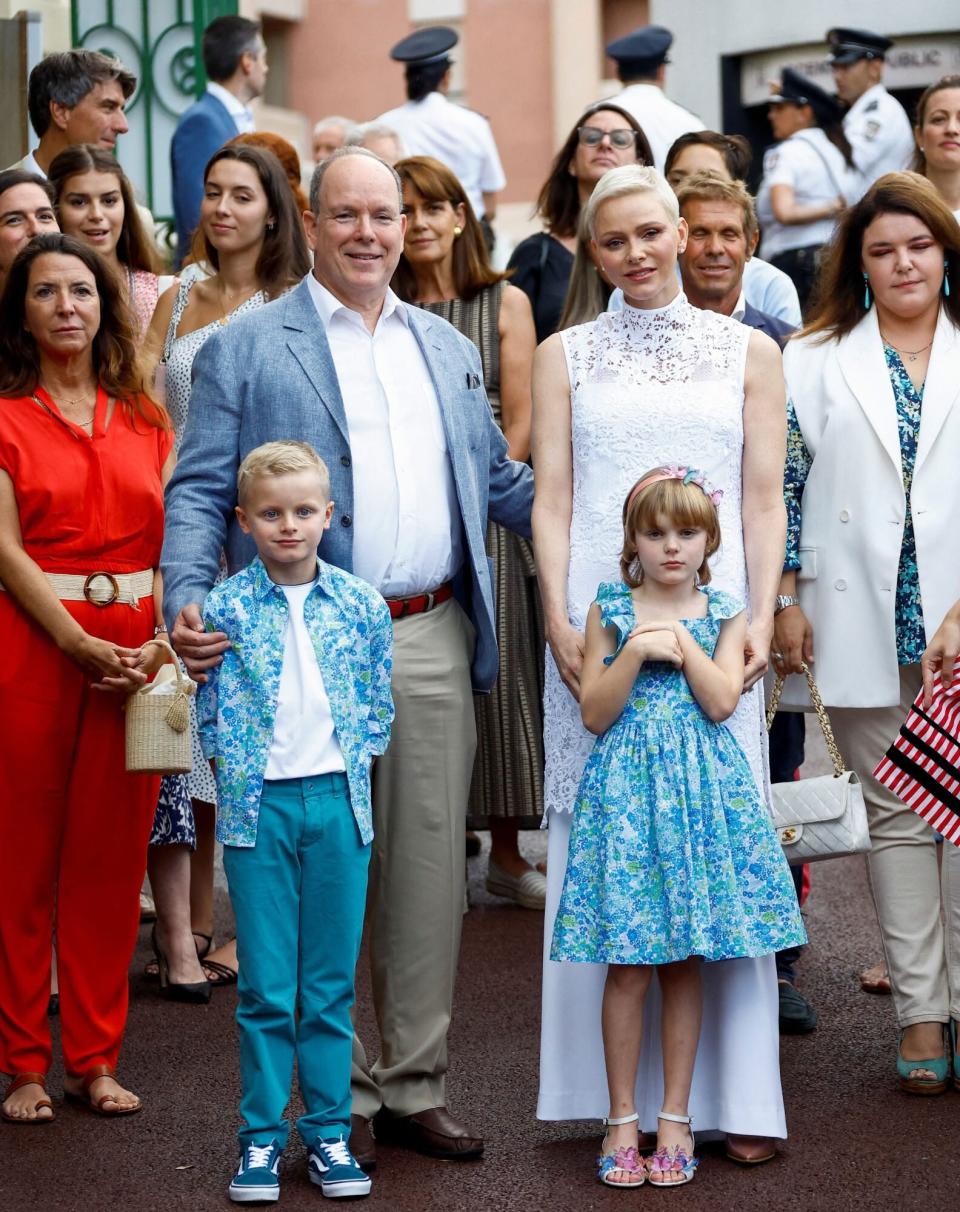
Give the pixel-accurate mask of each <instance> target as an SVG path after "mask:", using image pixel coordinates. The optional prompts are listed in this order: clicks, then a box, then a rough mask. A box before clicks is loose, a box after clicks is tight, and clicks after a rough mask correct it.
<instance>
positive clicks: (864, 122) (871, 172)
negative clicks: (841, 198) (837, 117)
mask: <svg viewBox="0 0 960 1212" xmlns="http://www.w3.org/2000/svg"><path fill="white" fill-rule="evenodd" d="M843 131H844V134H845V135H846V136H847V139H848V140H849V141H850V146H851V147H852V148H853V162H854V163H855V164H856V166H857V172H858V181H857V193H856V195H855V196H854V197H853V198H851V199H850V200H851V201H852V202H856V201H858V200H859V199H860V198H861V197H862V196H863V195H864V194H865V193H866V192H867V190H868V189H869V188H870V186H871V185H872V184H873V183H874V181H876V179H877V178H878V177H882V176H883V174H884V173H899V172H902V171H903V170H904V169H905V168H909V167H910V162H911V160H912V159H913V152H914V146H915V145H914V141H913V130H912V128H911V126H910V119H909V118H908V117H907V114H906V111H905V110H904V108H903V106H902V105H901V104H900V102H899V101H898V100H897V99H896V97H891V95H890V94H889V93H888V92H887V90H886V89H885V88H884V87H883V85H882V84H875V85H874V86H873V88H868V89H867V91H866V92H865V93H864V94H863V95H862V96H861V97H858V98H857V99H856V101H854V103H853V105H851V106H850V108H849V110H848V111H847V113H846V115H845V116H844V119H843Z"/></svg>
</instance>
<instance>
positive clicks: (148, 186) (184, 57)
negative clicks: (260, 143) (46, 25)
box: [71, 0, 237, 220]
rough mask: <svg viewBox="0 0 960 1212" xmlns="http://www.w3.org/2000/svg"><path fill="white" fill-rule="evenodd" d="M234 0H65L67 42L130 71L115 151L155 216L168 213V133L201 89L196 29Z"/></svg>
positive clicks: (230, 10) (233, 4)
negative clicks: (123, 125)
mask: <svg viewBox="0 0 960 1212" xmlns="http://www.w3.org/2000/svg"><path fill="white" fill-rule="evenodd" d="M236 11H237V0H73V3H72V4H71V21H72V30H71V32H72V44H73V45H74V46H83V47H86V48H87V49H89V50H100V51H103V52H104V53H106V54H108V55H113V56H115V57H116V58H118V59H120V60H121V61H122V63H123V64H124V66H125V67H128V68H129V69H130V71H132V72H133V74H134V75H135V76H136V77H137V89H136V92H135V93H134V94H133V96H132V97H131V98H130V100H129V101H128V102H127V108H126V113H127V118H128V120H129V122H130V132H129V134H126V135H124V136H123V138H121V139H120V141H119V143H118V144H117V147H118V157H119V159H120V162H121V164H122V165H123V167H124V169H125V170H126V172H127V174H128V175H129V177H130V179H131V181H133V182H134V184H135V185H136V186H137V192H138V193H139V194H140V195H142V201H144V202H146V204H147V205H148V206H149V207H150V209H151V210H152V211H153V213H154V215H155V217H156V218H157V219H160V220H163V219H169V217H170V216H171V215H172V213H173V201H172V198H171V193H170V140H171V138H172V137H173V132H174V128H175V127H176V125H177V119H178V118H179V116H180V114H182V113H183V111H184V110H185V109H186V108H187V106H188V105H190V104H191V103H192V102H193V101H194V100H195V99H196V98H197V97H199V96H200V94H201V93H202V92H203V89H204V86H205V84H206V80H205V78H204V74H203V64H202V62H201V59H200V36H201V34H202V33H203V30H204V28H205V27H206V26H207V25H208V24H209V23H210V22H211V21H212V20H213V19H214V17H220V16H224V15H226V14H230V13H236Z"/></svg>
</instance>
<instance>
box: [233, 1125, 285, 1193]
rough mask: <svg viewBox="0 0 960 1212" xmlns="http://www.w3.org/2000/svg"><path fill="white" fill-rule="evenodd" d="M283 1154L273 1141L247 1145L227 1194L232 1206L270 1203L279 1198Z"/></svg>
mask: <svg viewBox="0 0 960 1212" xmlns="http://www.w3.org/2000/svg"><path fill="white" fill-rule="evenodd" d="M282 1154H283V1150H282V1149H281V1148H280V1146H279V1145H278V1144H277V1142H276V1141H275V1140H272V1141H271V1142H270V1144H269V1145H247V1147H246V1148H245V1149H244V1150H243V1151H242V1152H241V1154H240V1165H239V1166H238V1167H237V1172H236V1174H235V1175H234V1176H233V1182H232V1183H231V1184H230V1187H229V1191H228V1193H229V1195H230V1198H231V1199H232V1200H233V1202H234V1203H235V1204H258V1203H259V1204H272V1203H274V1202H275V1201H276V1200H278V1199H279V1198H280V1177H279V1174H278V1170H279V1168H280V1158H281V1156H282Z"/></svg>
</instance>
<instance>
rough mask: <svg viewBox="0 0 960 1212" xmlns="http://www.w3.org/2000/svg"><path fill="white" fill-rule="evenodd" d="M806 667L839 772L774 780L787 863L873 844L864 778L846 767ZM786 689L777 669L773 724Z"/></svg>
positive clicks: (770, 715) (777, 823)
mask: <svg viewBox="0 0 960 1212" xmlns="http://www.w3.org/2000/svg"><path fill="white" fill-rule="evenodd" d="M803 672H804V673H805V674H806V676H807V685H808V686H809V688H810V701H811V703H813V709H814V711H815V712H816V715H817V719H818V720H819V722H820V728H821V730H822V732H823V739H824V740H825V741H826V743H827V752H828V753H829V754H830V759H831V761H832V762H833V770H834V773H833V774H827V775H821V776H819V777H817V778H809V779H797V780H796V781H795V782H792V783H774V784H773V785H772V788H771V790H772V792H773V827H774V828H775V829H776V831H777V838H778V840H779V842H780V845H781V846H782V847H783V853H784V854H785V855H786V857H787V862H788V863H791V864H793V865H799V864H800V863H816V862H819V860H820V859H828V858H842V857H843V856H845V855H848V854H864V853H865V852H866V851H868V850H869V849H870V830H869V828H868V827H867V806H866V804H865V803H864V800H863V788H862V787H861V786H860V780H859V778H857V776H856V774H855V773H854V771H852V770H846V769H845V768H844V765H843V758H842V757H841V755H840V750H839V749H838V748H837V742H836V740H835V739H834V736H833V729H832V728H831V727H830V717H829V716H828V715H827V709H826V708H825V707H824V705H823V700H822V699H821V698H820V691H819V690H818V689H817V683H816V682H815V681H814V680H813V674H812V673H811V672H810V670H809V669H808V668H807V666H806V665H804V666H803ZM782 690H783V678H782V677H781V676H780V675H779V674H778V675H777V680H776V682H775V683H774V686H773V694H772V695H771V696H770V706H769V708H768V709H767V728H768V729H769V728H770V726H771V725H772V724H773V717H774V716H775V715H776V712H777V706H778V704H779V702H780V694H781V692H782Z"/></svg>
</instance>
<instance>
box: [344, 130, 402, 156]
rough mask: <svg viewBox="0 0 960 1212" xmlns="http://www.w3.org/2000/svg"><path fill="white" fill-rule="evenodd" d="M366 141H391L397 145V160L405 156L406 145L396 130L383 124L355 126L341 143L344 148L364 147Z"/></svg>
mask: <svg viewBox="0 0 960 1212" xmlns="http://www.w3.org/2000/svg"><path fill="white" fill-rule="evenodd" d="M367 139H392V140H393V141H394V143H395V144H396V145H397V152H398V153H399V154H398V156H397V159H398V160H402V159H404V157H405V156H406V155H407V145H406V144H405V143H404V141H403V138H402V136H401V134H400V132H399V131H398V130H394V128H393V127H392V126H387V124H386V123H385V122H363V123H361V125H360V126H355V127H354V128H353V130H352V131H351V132H350V134H349V135H347V137H346V139H344V141H343V145H344V147H364V146H365V145H366V141H367Z"/></svg>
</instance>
